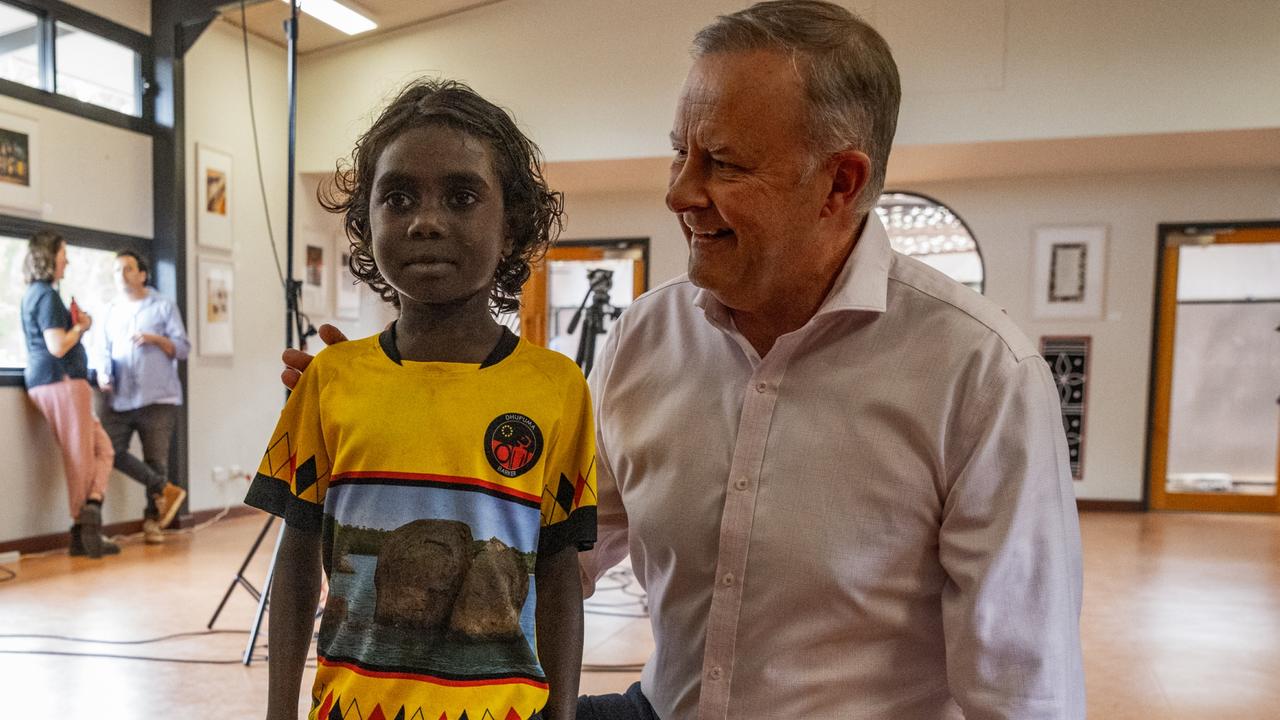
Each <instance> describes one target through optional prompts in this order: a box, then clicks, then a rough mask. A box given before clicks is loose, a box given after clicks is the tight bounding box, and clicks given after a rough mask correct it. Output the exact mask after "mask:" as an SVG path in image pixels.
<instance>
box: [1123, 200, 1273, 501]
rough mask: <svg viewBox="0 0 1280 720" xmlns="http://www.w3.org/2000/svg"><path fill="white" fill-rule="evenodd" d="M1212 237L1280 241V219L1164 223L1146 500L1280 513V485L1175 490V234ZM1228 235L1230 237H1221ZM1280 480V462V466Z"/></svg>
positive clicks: (1153, 337)
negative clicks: (1236, 490)
mask: <svg viewBox="0 0 1280 720" xmlns="http://www.w3.org/2000/svg"><path fill="white" fill-rule="evenodd" d="M1175 235H1176V236H1184V237H1212V238H1214V241H1213V242H1214V244H1221V245H1243V244H1249V243H1263V242H1280V220H1251V221H1242V222H1230V221H1226V222H1212V223H1161V224H1160V225H1159V227H1158V230H1157V237H1156V283H1155V302H1154V306H1155V312H1154V313H1153V317H1152V323H1151V367H1150V373H1149V376H1148V377H1149V381H1148V387H1147V408H1148V414H1147V449H1146V461H1145V463H1144V468H1143V469H1144V473H1143V477H1144V478H1145V482H1144V483H1143V503H1144V504H1145V505H1146V507H1147V509H1149V510H1198V511H1209V512H1273V513H1275V512H1280V486H1278V487H1277V492H1276V494H1275V495H1272V496H1264V495H1232V494H1221V493H1169V492H1167V491H1166V490H1165V486H1166V483H1167V482H1168V479H1167V477H1166V476H1167V474H1168V473H1167V470H1168V461H1169V416H1170V412H1171V400H1172V395H1173V350H1174V348H1173V343H1174V330H1175V329H1176V327H1177V309H1178V295H1177V290H1178V285H1177V280H1178V248H1179V247H1181V246H1182V244H1185V243H1181V244H1177V245H1170V239H1171V238H1172V237H1173V236H1175ZM1223 237H1227V238H1228V239H1227V240H1219V238H1223ZM1277 452H1278V454H1280V449H1278V451H1277ZM1277 474H1278V477H1277V479H1278V480H1280V467H1278V468H1277Z"/></svg>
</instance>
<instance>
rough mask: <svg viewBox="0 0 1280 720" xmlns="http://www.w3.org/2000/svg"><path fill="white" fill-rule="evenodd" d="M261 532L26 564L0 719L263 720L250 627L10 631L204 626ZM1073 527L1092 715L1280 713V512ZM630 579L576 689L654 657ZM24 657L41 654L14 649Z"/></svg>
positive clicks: (263, 557) (189, 537)
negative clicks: (1078, 537)
mask: <svg viewBox="0 0 1280 720" xmlns="http://www.w3.org/2000/svg"><path fill="white" fill-rule="evenodd" d="M262 523H263V520H262V519H261V518H257V517H242V518H238V519H230V520H223V521H222V522H219V523H215V524H214V525H212V526H210V527H207V528H204V529H200V530H198V531H196V532H195V533H192V534H180V535H175V536H173V537H171V539H170V542H169V543H168V544H167V545H164V546H159V547H155V546H144V545H142V544H141V541H140V540H136V539H131V540H129V541H127V542H126V544H125V546H124V553H123V555H121V556H119V557H115V558H108V559H106V560H103V561H90V560H85V559H78V558H77V559H72V558H68V557H66V556H65V555H64V554H54V555H49V556H46V557H39V558H24V559H23V560H22V561H21V563H20V564H19V565H18V566H17V569H18V576H17V578H16V579H14V580H10V581H7V582H2V583H0V635H4V636H5V637H0V687H2V688H3V691H2V692H0V717H3V718H10V717H12V718H23V719H24V720H25V719H27V718H32V719H38V720H46V719H49V720H53V719H61V718H77V719H78V718H94V719H95V720H141V719H142V718H153V717H155V718H159V717H166V718H168V717H172V718H184V720H204V719H207V720H215V719H217V720H222V719H223V718H254V717H261V716H262V709H263V707H264V697H265V691H266V679H267V668H266V664H265V663H263V662H261V661H258V662H254V663H253V664H252V665H251V666H249V667H245V666H243V665H241V664H239V662H238V658H239V657H240V655H241V653H242V652H243V649H244V645H245V642H246V639H247V636H246V635H245V634H244V633H243V632H240V633H237V632H228V633H221V634H217V635H198V636H189V637H178V638H173V639H169V640H165V641H161V642H155V643H149V644H139V645H90V644H86V643H82V642H72V641H67V640H57V639H47V638H15V637H12V636H13V635H16V634H26V635H38V634H48V635H61V636H68V637H81V638H94V639H100V640H140V639H147V638H154V637H158V636H162V635H167V634H171V633H187V632H200V631H203V630H204V628H205V624H206V623H207V622H208V621H209V618H210V616H211V615H212V613H213V611H214V608H215V607H216V606H217V603H218V600H219V599H220V598H221V597H222V594H223V592H224V591H225V590H226V588H227V585H228V583H229V581H230V579H231V576H232V575H233V574H234V572H235V570H236V568H237V567H238V566H239V565H240V562H241V561H242V560H243V557H244V554H245V552H246V551H247V549H248V547H249V545H250V543H251V542H252V540H253V538H254V536H255V535H256V534H257V532H258V530H259V529H260V528H261V527H262ZM1081 524H1082V527H1083V531H1084V540H1085V608H1084V618H1083V628H1084V629H1083V633H1084V650H1085V665H1086V672H1087V674H1088V693H1089V716H1090V717H1091V718H1095V719H1101V720H1139V719H1141V720H1148V719H1151V718H1159V719H1161V720H1263V719H1268V720H1270V719H1274V718H1280V518H1277V517H1265V516H1245V515H1234V516H1226V515H1192V514H1172V513H1169V514H1130V513H1086V514H1084V515H1083V517H1082V518H1081ZM270 537H271V538H274V533H272V535H271V536H270ZM269 552H270V543H267V545H266V546H265V547H264V550H263V551H262V552H260V553H259V557H258V558H256V559H255V562H254V563H252V564H251V565H250V569H249V571H248V572H247V574H248V576H249V577H250V578H252V579H255V580H256V579H258V578H261V577H262V576H263V575H264V574H265V572H266V561H267V556H268V555H269ZM624 581H625V578H623V579H621V580H618V581H617V582H614V581H612V580H607V581H602V583H604V582H608V583H610V585H611V587H612V588H614V589H611V590H608V591H607V592H602V593H601V594H600V595H599V597H598V598H597V599H596V600H595V601H594V602H593V612H591V613H590V614H589V615H588V616H587V640H586V648H585V658H584V659H585V662H586V663H587V664H588V665H589V666H590V667H598V666H622V668H623V670H622V671H596V672H586V673H584V675H583V683H582V686H583V690H584V692H605V691H610V690H616V689H621V688H624V687H626V686H627V685H629V684H630V683H631V682H633V681H634V680H635V679H636V678H637V677H638V675H639V673H638V672H637V671H636V670H635V669H633V667H631V666H634V665H635V664H636V663H640V662H643V661H644V659H645V657H646V656H647V654H648V653H649V651H650V649H651V648H652V640H651V638H650V635H649V631H648V626H647V621H645V620H644V619H640V618H636V617H633V616H634V615H635V614H636V613H637V611H638V610H639V609H640V606H639V605H638V603H637V601H636V599H635V598H634V597H633V596H632V595H630V594H628V589H627V588H622V587H621V585H622V584H623V582H624ZM631 590H634V588H631ZM253 612H254V603H253V602H252V600H251V598H250V597H249V595H248V594H247V593H246V592H244V591H243V590H240V589H237V590H236V591H235V592H234V593H233V595H232V599H231V601H230V602H229V603H228V605H227V607H226V609H225V610H224V611H223V614H222V616H221V617H220V618H219V620H218V623H217V625H215V627H216V628H221V629H226V630H245V629H246V628H247V627H248V626H249V624H250V622H251V619H252V617H253ZM27 650H39V651H43V652H45V653H49V654H38V655H37V654H15V652H17V653H21V651H27ZM73 653H74V654H79V653H97V654H109V655H129V656H149V657H163V658H170V659H173V658H183V659H190V660H212V661H217V662H219V663H221V664H180V663H175V662H151V661H144V660H137V659H119V658H103V657H81V656H77V655H72V654H73ZM893 720H898V719H893Z"/></svg>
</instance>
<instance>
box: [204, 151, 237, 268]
mask: <svg viewBox="0 0 1280 720" xmlns="http://www.w3.org/2000/svg"><path fill="white" fill-rule="evenodd" d="M234 187H235V184H234V178H233V177H232V175H231V156H230V155H228V154H226V153H224V152H222V151H221V150H215V149H214V148H211V147H209V146H208V145H205V144H203V143H196V243H197V244H199V245H200V246H201V247H207V248H216V249H218V250H231V243H232V235H231V220H232V212H233V211H234V209H235V203H234V202H233V198H232V194H231V191H232V190H233V189H234Z"/></svg>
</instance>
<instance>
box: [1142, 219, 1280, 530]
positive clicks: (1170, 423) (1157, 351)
mask: <svg viewBox="0 0 1280 720" xmlns="http://www.w3.org/2000/svg"><path fill="white" fill-rule="evenodd" d="M1159 254H1160V256H1159V271H1158V279H1157V283H1156V285H1157V288H1156V293H1157V297H1156V319H1155V345H1154V358H1153V365H1154V370H1153V373H1152V403H1151V408H1152V411H1151V433H1150V436H1151V440H1150V443H1149V448H1148V463H1147V466H1148V469H1149V477H1148V492H1149V497H1150V499H1151V508H1152V509H1156V510H1204V511H1215V512H1271V513H1275V512H1280V492H1278V491H1277V478H1278V476H1280V404H1278V403H1280V221H1278V222H1265V223H1239V224H1226V225H1214V226H1212V227H1203V226H1199V227H1197V226H1186V225H1161V226H1160V245H1159Z"/></svg>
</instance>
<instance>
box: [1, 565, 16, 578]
mask: <svg viewBox="0 0 1280 720" xmlns="http://www.w3.org/2000/svg"><path fill="white" fill-rule="evenodd" d="M0 573H4V576H3V577H0V582H8V581H10V580H12V579H14V578H16V577H18V573H16V572H14V571H12V570H10V569H9V568H7V567H0Z"/></svg>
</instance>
